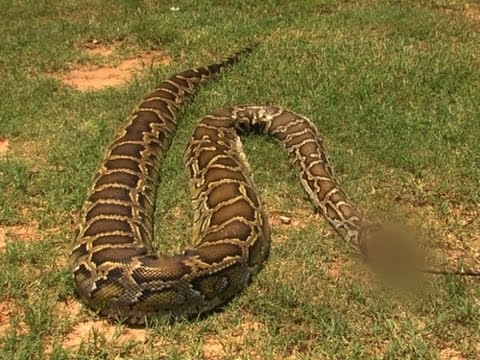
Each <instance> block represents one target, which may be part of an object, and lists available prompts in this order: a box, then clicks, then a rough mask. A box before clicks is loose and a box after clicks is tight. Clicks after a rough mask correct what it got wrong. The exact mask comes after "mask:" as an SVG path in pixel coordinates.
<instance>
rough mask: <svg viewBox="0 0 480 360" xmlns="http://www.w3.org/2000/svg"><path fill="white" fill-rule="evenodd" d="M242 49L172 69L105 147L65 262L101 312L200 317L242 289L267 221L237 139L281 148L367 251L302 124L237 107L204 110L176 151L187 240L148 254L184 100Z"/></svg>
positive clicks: (258, 256) (258, 259)
mask: <svg viewBox="0 0 480 360" xmlns="http://www.w3.org/2000/svg"><path fill="white" fill-rule="evenodd" d="M249 51H250V50H249V49H245V50H242V51H240V52H238V53H236V54H235V55H233V56H231V57H229V58H226V59H225V60H223V61H221V62H219V63H216V64H213V65H210V66H207V67H200V68H196V69H191V70H187V71H184V72H181V73H178V74H176V75H174V76H172V77H171V78H169V79H168V80H166V81H163V82H162V83H160V84H159V85H158V86H157V88H156V89H155V90H154V91H153V92H152V93H150V94H149V95H148V96H146V97H145V98H144V100H143V101H142V102H141V103H140V105H139V106H138V107H137V108H136V109H135V110H134V111H133V112H132V114H131V116H130V117H129V119H128V120H127V122H126V123H125V124H124V125H123V126H122V127H121V128H120V129H119V131H118V132H117V134H116V136H115V137H114V139H113V141H112V142H111V144H110V146H109V147H108V148H107V150H106V153H105V155H104V158H103V161H102V162H101V164H100V166H99V168H98V170H97V173H96V175H95V177H94V180H93V182H92V185H91V187H90V190H89V192H88V195H87V199H86V201H85V203H84V206H83V209H82V211H81V216H80V222H79V225H78V228H77V232H76V237H75V241H74V245H73V249H72V251H71V253H70V264H71V265H70V267H71V271H72V273H73V277H74V281H75V285H76V288H77V291H78V293H79V295H80V297H81V299H82V300H83V301H84V302H85V303H86V304H88V305H89V306H90V307H91V308H93V309H95V310H97V311H99V312H100V313H101V314H102V315H104V316H107V317H110V318H118V317H120V318H122V319H124V320H125V321H127V322H128V323H130V324H142V323H144V322H145V319H147V318H149V317H151V316H154V315H156V314H164V313H168V314H177V315H187V316H192V315H197V314H200V313H203V312H207V311H209V310H212V309H214V308H215V307H217V306H219V305H221V304H222V303H224V302H225V301H227V300H228V299H230V298H231V297H233V296H234V295H235V294H236V293H238V292H240V291H241V290H242V289H243V288H244V287H245V285H246V284H247V283H248V282H249V280H250V279H251V277H252V276H253V275H255V273H257V272H258V270H259V268H260V267H261V265H262V263H263V262H264V260H265V259H266V257H267V254H268V251H269V246H270V230H269V225H268V222H267V217H266V215H265V213H264V211H263V210H262V205H261V201H260V199H259V197H258V195H257V191H256V190H255V186H254V183H253V180H252V177H251V175H250V170H249V166H248V163H247V161H246V158H245V155H244V152H243V150H242V143H241V140H240V136H242V135H245V134H248V133H251V132H255V133H260V134H266V135H270V136H273V137H274V138H276V139H277V140H279V142H280V143H281V144H282V145H283V147H284V148H285V149H286V150H287V152H288V154H289V158H290V160H291V162H292V163H293V165H294V167H295V168H296V169H297V170H298V171H299V174H300V181H301V183H302V185H303V187H304V188H305V190H306V192H307V193H308V195H309V197H310V198H311V200H312V201H313V202H314V204H315V205H316V207H318V209H319V210H320V212H321V213H322V214H323V216H324V217H325V219H327V221H328V222H329V223H330V224H331V225H332V226H333V228H334V229H335V230H336V231H337V232H338V233H339V234H340V235H341V236H342V237H343V238H344V239H345V240H346V241H347V242H349V243H350V244H352V245H354V246H355V247H357V248H359V249H360V250H361V252H363V253H365V242H364V241H363V240H362V239H364V238H366V237H365V234H368V233H369V231H370V230H371V229H372V227H371V226H369V225H366V224H363V221H362V219H361V217H360V215H359V213H358V212H357V210H356V209H355V208H354V207H353V205H352V204H351V202H350V201H349V199H348V198H347V196H346V195H345V193H344V192H343V191H342V189H341V188H340V187H339V186H338V184H337V183H336V181H335V177H334V172H333V170H332V166H331V163H330V161H329V158H328V155H327V152H326V151H325V148H324V146H323V143H322V140H321V138H320V136H319V134H318V132H317V130H316V128H315V126H314V125H313V124H312V122H311V121H309V120H308V119H306V118H305V117H303V116H301V115H298V114H295V113H293V112H291V111H289V110H286V109H284V108H282V107H279V106H270V105H269V106H237V107H232V108H227V109H223V110H219V111H215V112H213V113H211V114H209V115H207V116H206V117H205V118H204V119H203V120H201V121H200V123H199V124H198V126H197V127H196V128H195V130H194V132H193V135H192V137H191V139H190V141H189V144H188V148H187V150H186V153H185V164H186V168H187V172H188V176H189V188H190V194H191V197H192V204H193V209H194V220H193V239H194V240H195V241H196V245H195V246H194V247H192V248H191V249H188V250H186V251H184V253H183V254H179V255H174V256H167V255H164V254H156V253H154V252H153V247H152V243H151V241H152V236H153V234H152V232H153V213H154V206H155V195H156V190H157V185H158V173H159V167H160V164H161V160H162V156H163V155H164V153H165V151H166V150H167V148H168V146H169V143H170V141H171V139H172V135H173V133H174V131H175V128H176V122H177V120H176V113H177V110H178V109H179V106H180V105H181V104H182V102H183V101H184V99H185V98H186V97H187V96H188V95H189V94H192V93H194V92H195V90H196V89H198V87H199V86H200V84H202V83H203V82H205V81H206V80H208V79H210V78H211V77H212V76H213V75H215V74H217V73H220V72H222V71H223V70H224V69H225V67H227V66H229V65H231V64H234V63H235V62H237V61H238V59H239V57H240V56H241V55H242V54H244V53H248V52H249Z"/></svg>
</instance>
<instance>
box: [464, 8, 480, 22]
mask: <svg viewBox="0 0 480 360" xmlns="http://www.w3.org/2000/svg"><path fill="white" fill-rule="evenodd" d="M465 16H466V17H469V18H472V19H475V20H480V4H467V5H465Z"/></svg>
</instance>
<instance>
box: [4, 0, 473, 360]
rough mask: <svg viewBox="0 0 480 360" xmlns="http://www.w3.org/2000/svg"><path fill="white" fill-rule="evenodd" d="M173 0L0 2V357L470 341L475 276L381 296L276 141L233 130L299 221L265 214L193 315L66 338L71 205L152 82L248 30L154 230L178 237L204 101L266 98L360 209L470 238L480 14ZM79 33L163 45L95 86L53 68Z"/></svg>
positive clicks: (181, 141)
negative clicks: (236, 278)
mask: <svg viewBox="0 0 480 360" xmlns="http://www.w3.org/2000/svg"><path fill="white" fill-rule="evenodd" d="M174 3H175V4H174V6H178V7H179V8H180V10H179V11H171V10H170V7H171V6H172V4H173V2H166V1H160V2H155V1H135V0H129V1H123V2H117V1H103V2H102V1H94V0H84V1H72V0H67V1H64V2H58V1H52V0H43V1H31V0H24V1H7V0H5V1H2V2H0V14H2V15H0V20H1V21H0V33H1V34H2V42H1V46H0V75H1V78H2V80H1V82H0V92H1V94H2V96H1V97H0V137H2V138H6V139H8V141H9V142H10V145H11V151H10V152H9V154H8V156H7V157H6V158H3V159H0V227H1V228H3V229H4V230H6V237H7V245H6V249H5V250H4V251H3V252H1V253H0V289H1V291H0V292H1V295H0V304H9V306H10V308H11V309H13V310H11V311H10V314H9V315H8V319H9V321H10V326H9V330H8V331H7V333H6V334H4V336H3V338H0V358H1V359H42V358H44V357H47V358H48V357H51V358H52V359H57V360H59V359H93V358H94V359H118V358H124V359H133V358H134V359H156V358H159V357H160V358H165V359H200V358H203V357H205V358H206V359H215V357H214V356H213V355H212V353H216V354H217V355H218V356H217V358H219V359H223V358H225V359H238V358H241V359H286V358H288V359H436V358H439V357H440V356H445V354H447V352H448V351H457V352H460V353H461V354H462V356H463V358H465V359H474V358H477V357H479V356H480V355H479V354H480V348H479V347H478V345H477V344H478V343H479V341H480V336H479V333H480V331H479V330H480V325H479V324H480V315H479V314H480V306H479V302H478V301H479V298H480V286H479V283H478V281H475V280H471V279H456V278H431V279H429V280H428V286H427V289H426V291H425V293H426V294H425V295H423V296H422V297H409V296H403V295H401V294H397V295H396V296H392V293H391V291H389V290H387V289H384V288H383V287H382V286H381V285H379V284H377V283H376V282H375V281H374V279H375V277H374V276H372V275H371V274H370V273H369V272H368V270H366V269H364V267H363V265H362V264H361V263H360V261H358V258H357V256H356V255H355V254H354V253H353V252H352V251H351V250H350V249H349V248H348V246H347V245H345V244H343V243H342V242H341V240H340V239H339V237H338V236H337V235H335V234H333V232H332V231H331V230H330V229H329V228H328V225H326V224H325V222H324V221H323V220H322V219H320V218H318V217H314V216H311V217H310V214H313V212H314V210H313V207H312V206H311V204H310V203H309V202H308V200H307V198H306V195H305V194H304V193H303V190H302V189H301V187H300V186H299V184H298V181H297V178H296V174H295V173H294V171H293V170H292V169H291V167H290V165H289V163H288V161H287V159H286V156H285V154H283V153H282V152H280V151H279V149H280V147H279V146H278V145H277V144H276V143H275V142H273V141H271V140H266V139H263V138H261V137H258V136H252V137H250V138H248V139H246V152H247V155H248V158H249V160H250V162H251V164H252V167H253V170H254V174H255V180H256V183H257V185H258V187H259V189H260V192H261V195H262V198H263V201H264V203H265V206H266V209H267V211H268V212H270V213H272V212H273V211H277V212H278V211H279V212H281V213H283V214H287V215H289V216H291V217H292V219H293V220H299V221H300V222H301V224H300V225H301V226H300V225H299V226H293V225H291V226H286V225H276V226H274V227H273V247H272V252H271V256H270V258H269V259H268V261H267V263H266V265H265V267H264V268H263V270H262V271H261V272H260V274H259V275H258V276H257V277H256V278H255V280H254V281H253V283H252V285H251V286H249V287H248V288H247V289H246V290H245V291H243V292H242V293H241V294H240V295H239V296H237V297H236V298H235V299H234V300H233V301H231V302H230V303H229V304H227V305H226V306H225V307H224V309H223V310H222V311H221V312H217V313H213V314H211V315H210V316H208V317H206V318H205V319H202V320H198V321H191V322H187V321H178V322H175V323H173V324H172V323H168V322H166V321H159V322H158V323H156V324H154V325H152V326H151V327H149V328H148V329H147V340H146V343H145V344H142V345H139V344H135V343H123V344H118V343H115V342H111V341H106V339H105V338H104V336H103V334H102V333H101V332H100V333H98V334H92V336H91V337H90V338H87V339H86V341H85V342H84V343H83V344H82V346H81V347H80V349H79V350H78V352H77V350H72V349H69V348H68V347H66V346H64V345H63V344H65V340H66V338H68V336H69V334H71V332H72V330H73V329H74V328H75V326H76V325H77V323H79V322H83V321H92V320H98V319H97V317H96V315H95V314H93V313H91V312H89V311H88V310H85V309H83V310H82V311H81V313H80V315H78V316H72V315H69V314H68V313H67V312H65V311H61V310H60V309H61V306H62V304H63V303H64V302H65V301H66V300H68V301H70V302H71V301H72V298H75V292H74V288H73V284H72V281H71V279H70V276H69V274H68V271H67V269H66V266H65V259H66V254H67V252H68V249H69V246H70V243H71V241H72V236H73V229H74V224H75V221H76V216H77V215H78V212H79V209H80V207H81V205H82V201H83V199H84V196H85V194H86V191H87V187H88V184H89V181H90V179H91V176H92V174H93V172H94V170H95V167H96V166H97V164H98V161H99V160H100V157H101V154H102V152H103V150H104V148H105V146H106V144H107V143H108V142H109V140H110V138H111V136H112V134H113V132H114V131H115V129H116V128H117V127H118V126H119V125H120V124H121V123H122V121H123V119H125V118H126V116H127V114H128V113H129V112H130V110H131V109H132V108H133V107H134V106H135V104H136V103H137V102H138V101H139V99H141V97H142V96H143V95H144V94H146V93H147V92H148V91H149V90H150V89H151V88H152V87H153V86H154V84H155V83H157V82H158V81H160V80H162V79H164V78H166V77H167V76H169V75H170V74H172V73H174V72H176V71H180V70H184V69H187V68H189V67H191V66H194V65H202V64H204V65H205V64H208V63H209V62H212V61H214V60H216V59H218V58H220V57H222V56H224V55H226V54H229V53H231V52H232V51H235V50H237V49H238V48H241V47H243V46H246V45H248V44H249V43H251V42H253V41H255V40H257V41H259V42H260V46H259V48H258V49H257V50H256V51H255V52H254V53H253V54H252V55H250V56H249V57H248V58H245V60H244V61H242V62H241V63H240V64H238V65H236V66H235V67H233V68H232V69H230V70H229V71H228V72H227V73H226V74H225V75H224V76H221V77H219V78H218V79H217V80H215V81H212V82H211V83H209V84H207V85H206V86H205V87H204V88H203V89H202V90H201V91H200V93H199V94H198V96H196V98H195V99H193V101H191V102H189V103H188V104H187V105H186V106H185V107H184V108H183V110H182V112H181V122H180V127H179V129H178V132H177V136H176V138H175V141H174V143H173V145H172V147H171V149H170V152H169V153H168V155H167V157H166V160H165V163H164V166H163V169H162V183H161V188H160V191H159V194H158V195H159V197H158V209H157V214H158V217H157V219H158V221H157V229H158V230H157V234H156V239H157V240H158V241H157V245H158V247H159V248H162V249H164V250H166V251H179V250H180V249H181V248H183V247H185V246H186V245H187V244H188V243H189V242H190V238H189V234H190V230H189V226H190V221H189V220H185V216H183V215H182V216H178V215H177V216H175V215H174V214H175V213H177V214H178V212H180V214H187V215H190V214H191V210H190V207H189V206H190V199H189V198H188V197H187V195H186V194H185V190H186V175H185V173H184V170H183V164H182V155H183V151H184V148H185V144H186V142H187V139H188V136H189V135H190V134H191V131H192V129H193V128H194V126H195V124H196V122H197V121H198V119H199V118H201V117H202V116H203V115H205V114H206V113H208V112H209V111H212V110H214V109H217V108H220V107H223V106H227V105H233V104H241V103H266V102H275V103H278V104H282V105H284V106H286V107H288V108H291V109H292V110H294V111H295V112H298V113H301V114H304V115H306V116H307V117H309V118H310V119H312V120H313V121H314V122H315V124H316V125H317V126H318V127H319V129H321V131H322V133H323V134H324V137H325V141H326V145H327V148H328V149H329V151H330V154H331V156H332V159H333V162H334V164H335V168H336V172H337V173H338V176H339V178H340V180H341V181H342V183H343V185H344V187H345V189H346V191H347V193H348V194H349V195H350V197H351V198H352V199H354V201H355V202H356V203H357V204H358V205H359V208H360V209H361V210H362V212H364V213H366V214H368V215H369V216H370V217H376V216H379V217H381V218H386V219H388V218H389V217H390V216H394V214H396V215H395V216H398V214H401V216H404V217H406V218H407V219H409V221H411V222H413V223H414V224H415V225H416V226H417V227H418V230H419V232H420V233H421V234H422V235H423V236H424V237H425V238H426V240H425V241H426V242H427V243H428V244H429V246H430V247H431V248H432V249H433V248H435V249H436V250H438V251H440V252H441V254H443V256H444V257H446V258H447V257H448V256H449V254H453V255H452V256H453V257H454V258H455V259H457V260H458V259H459V258H460V257H462V256H465V257H467V258H470V259H472V258H473V257H474V255H475V250H476V252H478V248H479V246H480V243H479V238H480V224H479V223H480V221H478V220H477V221H473V222H471V223H470V224H469V225H465V224H466V223H468V220H469V219H471V218H472V217H473V216H474V215H475V213H476V214H477V215H478V206H479V202H480V186H479V184H480V142H479V141H478V134H480V101H479V94H480V60H479V59H480V58H479V55H480V53H479V50H478V44H479V41H480V23H479V22H478V19H474V18H471V17H468V16H467V15H466V12H465V5H466V4H467V2H466V1H462V0H437V1H435V0H424V1H421V2H419V1H413V0H411V1H407V0H405V1H401V2H400V1H394V0H391V1H375V0H362V1H356V2H348V1H333V0H332V1H329V0H318V1H314V0H305V1H298V2H292V1H281V0H279V1H273V0H271V1H247V0H243V1H242V0H241V1H238V0H235V1H234V0H232V1H230V0H228V1H225V0H222V1H220V0H218V1H186V0H182V1H176V2H174ZM477 6H478V3H477ZM91 39H100V40H102V41H104V42H107V43H108V42H113V41H116V40H121V47H120V49H119V52H120V53H121V54H122V56H124V57H128V56H134V55H135V54H136V53H138V52H139V51H147V50H152V49H160V50H163V51H167V52H168V53H169V54H170V56H171V57H172V58H173V62H172V64H171V65H168V66H163V67H161V66H160V67H158V68H153V69H151V71H150V72H148V73H144V74H143V75H142V76H139V77H137V78H136V79H135V80H134V81H132V82H130V83H129V84H128V85H126V86H123V87H117V88H109V89H106V90H102V91H96V92H79V91H76V90H74V89H72V88H69V87H67V86H64V85H62V84H61V83H60V82H59V81H58V80H56V79H54V78H53V77H52V76H51V75H52V74H54V73H56V72H59V71H66V70H68V69H70V68H73V67H75V66H78V65H81V64H88V63H90V62H91V61H95V60H92V59H91V58H90V57H89V56H88V55H86V54H85V53H84V52H83V51H82V47H81V45H82V44H84V43H86V42H87V41H89V40H91ZM173 209H175V211H172V210H173ZM472 214H473V215H472ZM19 226H23V227H29V228H33V229H34V230H35V239H33V240H30V241H25V239H24V238H23V237H22V236H21V235H19V234H18V233H17V232H15V231H13V230H12V229H15V228H17V227H19ZM477 260H478V259H477ZM468 261H469V260H468V259H466V260H465V262H466V263H468ZM471 263H472V264H475V262H472V261H471ZM477 263H478V261H477ZM0 309H2V307H0ZM4 312H6V311H4ZM2 316H6V314H3V315H2ZM94 335H95V336H94ZM70 336H71V335H70ZM222 347H223V349H224V350H223V353H222V351H221V350H219V349H221V348H222ZM212 349H213V350H212ZM46 351H47V352H49V354H50V355H44V354H45V352H46ZM209 351H210V353H209ZM222 354H223V355H222ZM444 358H446V357H444Z"/></svg>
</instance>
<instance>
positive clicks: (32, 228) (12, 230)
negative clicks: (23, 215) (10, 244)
mask: <svg viewBox="0 0 480 360" xmlns="http://www.w3.org/2000/svg"><path fill="white" fill-rule="evenodd" d="M37 230H38V224H37V223H36V222H33V223H31V224H24V225H15V226H5V227H1V226H0V251H4V250H5V248H6V245H7V239H9V238H13V239H19V240H22V241H27V242H31V241H34V240H36V239H38V231H37Z"/></svg>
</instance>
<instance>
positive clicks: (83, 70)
mask: <svg viewBox="0 0 480 360" xmlns="http://www.w3.org/2000/svg"><path fill="white" fill-rule="evenodd" d="M114 50H115V49H114V48H113V47H110V48H105V47H100V48H98V49H97V48H94V49H91V50H88V51H90V52H91V51H94V52H96V53H97V54H102V55H105V54H109V53H110V51H111V53H113V52H114ZM171 61H172V60H171V58H170V57H169V56H168V55H167V54H165V53H164V52H160V51H151V52H148V53H142V54H140V55H138V56H136V57H135V58H131V59H125V60H122V61H120V62H119V63H118V64H117V65H115V66H107V65H105V66H99V67H92V66H91V65H86V66H80V67H77V68H75V69H73V70H71V71H69V72H67V73H64V74H60V75H58V76H57V77H58V78H59V79H60V81H61V82H62V83H64V84H66V85H69V86H73V87H74V88H76V89H78V90H81V91H87V90H100V89H103V88H106V87H110V86H119V85H123V84H125V83H127V82H128V81H129V80H131V79H132V78H133V76H135V74H136V73H138V72H139V71H142V70H145V69H147V68H149V67H151V66H156V65H167V64H170V63H171Z"/></svg>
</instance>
